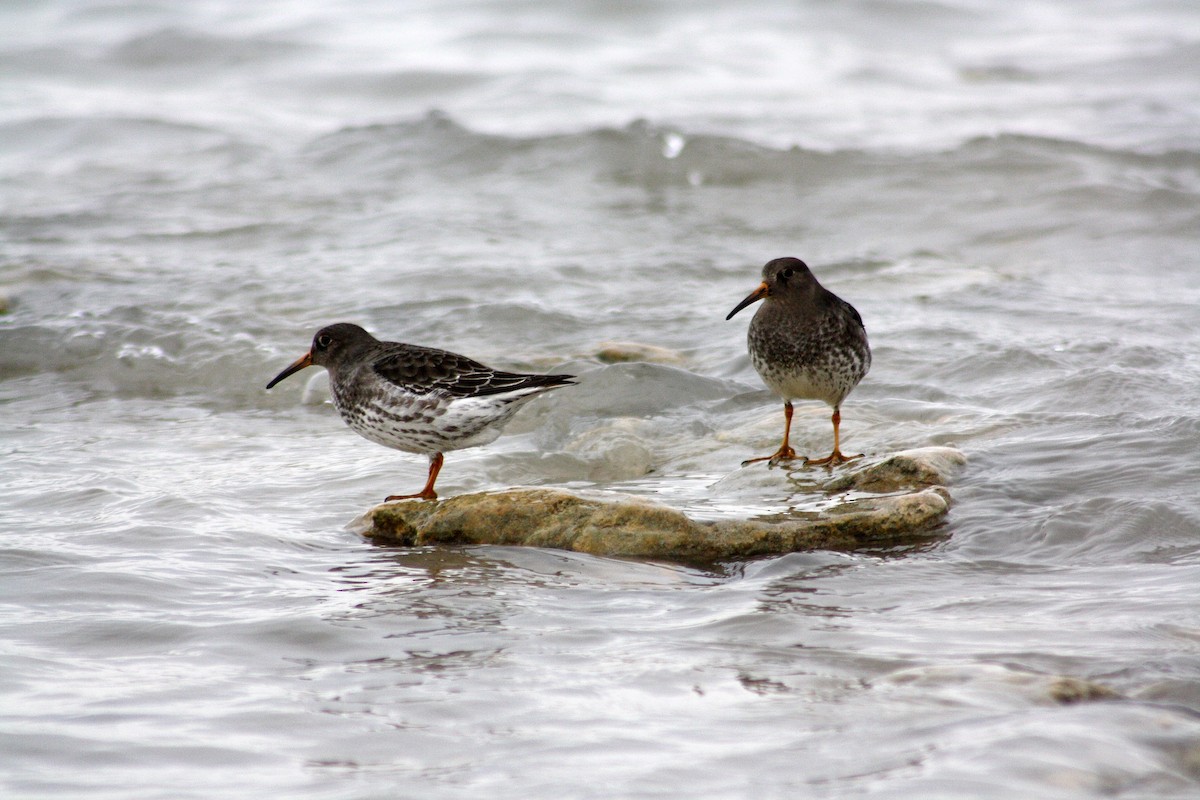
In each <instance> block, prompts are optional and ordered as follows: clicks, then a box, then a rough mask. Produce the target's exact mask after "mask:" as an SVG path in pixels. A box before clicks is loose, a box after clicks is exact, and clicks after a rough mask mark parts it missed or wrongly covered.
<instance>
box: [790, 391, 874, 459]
mask: <svg viewBox="0 0 1200 800" xmlns="http://www.w3.org/2000/svg"><path fill="white" fill-rule="evenodd" d="M841 423H842V415H841V412H840V408H839V407H838V406H834V407H833V452H832V453H830V454H829V455H827V456H825V457H824V458H806V459H804V465H805V466H806V467H814V466H820V465H822V464H828V465H829V466H831V467H832V466H833V465H834V464H844V463H846V462H847V461H853V460H854V459H856V458H862V457H863V454H862V453H859V454H858V455H853V456H848V455H845V454H844V453H842V449H841V447H840V446H839V441H838V426H839V425H841Z"/></svg>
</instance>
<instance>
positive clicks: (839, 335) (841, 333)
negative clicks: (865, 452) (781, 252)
mask: <svg viewBox="0 0 1200 800" xmlns="http://www.w3.org/2000/svg"><path fill="white" fill-rule="evenodd" d="M762 278H763V280H762V284H761V285H760V286H759V287H758V288H757V289H755V290H754V291H753V292H751V293H750V295H749V296H748V297H746V299H745V300H743V301H742V302H740V303H738V304H737V307H735V308H734V309H733V311H730V312H729V316H727V317H725V319H727V320H728V319H732V318H733V315H734V314H736V313H738V312H739V311H741V310H742V309H743V308H745V307H746V306H748V305H750V304H751V303H755V302H758V301H759V300H761V301H762V306H760V307H759V309H758V311H757V312H756V313H755V314H754V319H752V320H751V321H750V329H749V332H748V333H747V336H746V339H747V342H748V344H749V347H750V362H751V363H752V364H753V365H754V369H755V370H757V371H758V374H759V376H760V377H761V378H762V380H763V383H765V384H766V385H767V388H769V389H770V390H771V391H772V392H774V393H775V394H777V395H779V396H780V397H782V398H783V414H784V420H785V421H784V427H783V443H782V444H781V445H780V446H779V449H778V450H776V451H775V452H774V453H772V454H771V455H769V456H763V457H762V458H752V459H749V460H748V461H745V462H743V463H742V466H745V465H746V464H752V463H754V462H756V461H770V462H771V463H776V462H779V461H787V460H790V459H793V458H795V457H796V451H795V450H793V449H792V447H791V445H789V444H788V436H789V434H790V433H791V429H792V401H793V400H822V401H824V402H825V403H828V404H829V405H830V406H832V407H833V452H832V453H830V454H829V455H828V456H826V457H825V458H819V459H811V458H806V459H805V460H804V463H805V464H806V465H814V464H828V465H833V464H841V463H843V462H845V461H849V460H851V459H854V458H860V457H861V454H859V455H852V456H847V455H844V454H843V453H842V451H841V447H840V442H839V439H838V435H839V426H840V424H841V421H842V416H841V406H842V401H843V400H845V399H846V395H848V394H850V392H851V390H853V389H854V387H855V386H857V385H858V383H859V381H861V380H862V379H863V376H864V375H866V374H867V370H868V369H870V368H871V347H870V345H868V344H867V331H866V328H864V327H863V322H862V317H860V316H859V315H858V312H857V311H856V310H855V309H854V306H852V305H850V304H849V303H847V302H846V301H845V300H843V299H842V298H840V297H838V296H837V295H835V294H834V293H833V292H831V291H829V290H828V289H826V288H825V287H824V286H822V285H821V284H820V283H819V282H818V281H817V279H816V277H815V276H814V275H813V274H812V271H811V270H810V269H809V268H808V265H807V264H805V263H804V262H803V261H801V260H800V259H798V258H777V259H775V260H773V261H768V262H767V264H766V266H764V267H763V271H762Z"/></svg>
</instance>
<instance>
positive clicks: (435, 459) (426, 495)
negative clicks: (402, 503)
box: [383, 453, 445, 503]
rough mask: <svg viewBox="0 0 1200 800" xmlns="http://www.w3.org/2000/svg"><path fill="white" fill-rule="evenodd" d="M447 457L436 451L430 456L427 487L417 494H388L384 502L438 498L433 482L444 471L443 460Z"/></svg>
mask: <svg viewBox="0 0 1200 800" xmlns="http://www.w3.org/2000/svg"><path fill="white" fill-rule="evenodd" d="M444 460H445V459H444V458H443V457H442V454H441V453H434V454H433V455H432V456H430V457H429V479H428V480H426V481H425V488H424V489H422V490H421V491H419V492H417V493H416V494H393V495H388V497H387V498H386V499H384V501H383V502H385V503H390V502H392V501H393V500H414V499H416V500H437V492H435V491H434V490H433V482H434V481H436V480H437V476H438V473H439V472H441V471H442V461H444Z"/></svg>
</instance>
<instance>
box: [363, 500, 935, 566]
mask: <svg viewBox="0 0 1200 800" xmlns="http://www.w3.org/2000/svg"><path fill="white" fill-rule="evenodd" d="M948 508H949V501H948V498H947V496H946V494H945V490H943V489H940V488H931V489H925V490H922V491H919V492H913V493H910V494H903V495H889V496H883V497H879V498H871V499H869V500H860V501H855V502H852V503H846V504H844V505H842V506H837V507H835V508H833V509H830V510H827V511H822V512H819V513H817V512H813V513H810V514H806V515H803V516H798V517H796V518H793V519H787V520H784V521H772V522H767V521H762V520H716V521H697V520H693V519H690V518H689V517H688V516H687V515H685V514H684V513H682V512H680V511H676V510H675V509H672V508H668V507H666V506H663V505H659V504H657V503H653V502H651V501H649V500H645V499H643V498H638V497H630V496H620V497H617V498H602V497H596V496H588V497H585V496H582V495H578V494H573V493H571V492H565V491H562V490H558V489H511V490H507V491H501V492H483V493H479V494H467V495H459V496H458V497H451V498H449V499H446V500H439V501H436V502H422V501H407V502H400V503H387V504H384V505H381V506H377V507H376V508H374V509H372V510H371V511H370V512H368V513H367V514H366V515H365V517H364V518H363V522H364V523H365V530H364V531H363V532H364V534H365V535H366V536H367V537H368V538H370V539H372V540H374V541H375V542H377V543H379V544H393V545H403V546H406V547H412V546H418V545H432V544H460V545H461V544H499V545H529V546H533V547H553V548H558V549H562V550H575V551H578V552H582V553H591V554H593V555H605V556H636V557H642V558H657V559H666V560H673V561H687V562H712V561H721V560H726V559H740V558H750V557H753V556H761V555H767V554H772V553H789V552H793V551H796V550H818V549H821V550H854V549H858V548H863V547H882V546H890V545H894V544H900V543H903V542H906V541H912V540H913V539H914V537H915V536H916V535H917V534H919V533H921V532H924V531H927V530H928V529H929V528H930V527H931V526H933V525H934V524H936V523H937V522H938V521H940V520H941V518H942V517H943V516H945V514H946V511H947V509H948Z"/></svg>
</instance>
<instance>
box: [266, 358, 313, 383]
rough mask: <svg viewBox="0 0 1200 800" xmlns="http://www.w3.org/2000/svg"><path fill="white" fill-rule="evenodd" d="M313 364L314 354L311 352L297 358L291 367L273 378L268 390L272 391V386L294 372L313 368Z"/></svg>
mask: <svg viewBox="0 0 1200 800" xmlns="http://www.w3.org/2000/svg"><path fill="white" fill-rule="evenodd" d="M312 363H313V362H312V352H311V351H310V352H307V353H305V354H304V355H302V356H300V357H299V358H297V359H296V360H295V361H294V362H292V365H291V366H290V367H288V368H287V369H285V370H284V371H283V372H281V373H279V374H278V375H276V376H275V377H274V378H272V379H271V382H270V383H268V384H267V388H268V389H270V388H271V387H272V386H274V385H275V384H277V383H279V382H280V381H281V380H283V379H284V378H286V377H287V376H288V375H291V374H292V373H294V372H299V371H300V370H302V369H304V368H305V367H311V366H312Z"/></svg>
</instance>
